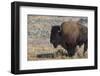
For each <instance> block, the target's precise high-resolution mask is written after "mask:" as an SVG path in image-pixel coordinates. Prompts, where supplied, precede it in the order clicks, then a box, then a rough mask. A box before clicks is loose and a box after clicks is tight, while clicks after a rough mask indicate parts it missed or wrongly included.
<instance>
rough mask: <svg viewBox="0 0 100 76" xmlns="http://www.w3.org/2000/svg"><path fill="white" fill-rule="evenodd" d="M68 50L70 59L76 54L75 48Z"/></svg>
mask: <svg viewBox="0 0 100 76" xmlns="http://www.w3.org/2000/svg"><path fill="white" fill-rule="evenodd" d="M67 50H68V55H69V57H72V56H74V54H75V47H73V48H68V49H67Z"/></svg>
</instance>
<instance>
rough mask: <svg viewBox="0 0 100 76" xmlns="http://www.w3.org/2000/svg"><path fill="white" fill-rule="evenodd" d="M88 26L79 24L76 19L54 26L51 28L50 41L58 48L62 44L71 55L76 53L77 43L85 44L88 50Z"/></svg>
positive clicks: (85, 48)
mask: <svg viewBox="0 0 100 76" xmlns="http://www.w3.org/2000/svg"><path fill="white" fill-rule="evenodd" d="M87 41H88V39H87V27H85V26H83V25H80V24H78V23H77V22H75V21H70V22H64V23H62V24H61V27H60V26H53V27H52V30H51V37H50V42H51V43H52V44H53V46H54V47H55V48H56V47H57V46H58V45H61V46H62V47H63V48H64V49H66V50H67V51H68V55H69V56H73V55H74V54H75V48H76V46H77V45H79V46H81V45H82V44H83V43H84V44H85V47H84V50H85V51H86V50H87V45H88V44H87Z"/></svg>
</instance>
